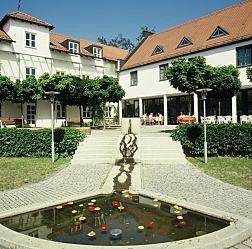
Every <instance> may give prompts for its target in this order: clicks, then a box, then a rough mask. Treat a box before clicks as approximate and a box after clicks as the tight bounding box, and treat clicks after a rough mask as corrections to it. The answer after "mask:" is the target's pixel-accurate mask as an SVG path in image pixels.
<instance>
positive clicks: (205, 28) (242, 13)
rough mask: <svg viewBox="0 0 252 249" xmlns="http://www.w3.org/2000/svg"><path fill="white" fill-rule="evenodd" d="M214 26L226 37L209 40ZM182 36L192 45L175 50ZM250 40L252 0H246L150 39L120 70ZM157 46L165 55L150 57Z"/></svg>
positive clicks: (152, 36) (251, 36)
mask: <svg viewBox="0 0 252 249" xmlns="http://www.w3.org/2000/svg"><path fill="white" fill-rule="evenodd" d="M217 26H220V27H221V28H222V29H223V30H225V31H226V32H227V33H228V35H225V36H221V37H218V38H214V39H209V38H210V36H211V35H212V33H213V32H214V30H215V29H216V28H217ZM183 37H187V38H188V39H189V40H190V41H191V42H192V43H193V44H192V45H189V46H185V47H182V48H178V45H179V43H180V42H181V40H182V39H183ZM251 38H252V0H247V1H245V2H242V3H240V4H237V5H234V6H232V7H229V8H226V9H223V10H220V11H217V12H215V13H213V14H210V15H208V16H205V17H202V18H198V19H195V20H192V21H190V22H187V23H185V24H182V25H179V26H176V27H174V28H171V29H168V30H166V31H164V32H161V33H158V34H154V35H151V36H149V37H148V38H146V40H144V41H143V43H142V44H141V45H140V46H139V47H138V49H136V50H134V52H133V53H132V54H130V55H129V56H128V58H127V60H126V62H125V64H124V65H123V67H122V70H126V69H130V68H134V67H138V66H141V65H146V64H151V63H155V62H158V61H162V60H166V59H170V58H175V57H178V56H182V55H186V54H190V53H195V52H198V51H202V50H206V49H210V48H214V47H218V46H223V45H227V44H230V43H233V42H237V41H241V40H246V39H251ZM157 45H159V46H161V47H162V48H164V52H163V53H160V54H156V55H152V53H153V51H154V49H155V47H156V46H157Z"/></svg>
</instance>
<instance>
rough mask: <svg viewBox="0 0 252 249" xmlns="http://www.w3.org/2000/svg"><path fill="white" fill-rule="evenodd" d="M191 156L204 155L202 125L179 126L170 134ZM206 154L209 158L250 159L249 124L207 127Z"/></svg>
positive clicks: (251, 147)
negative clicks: (236, 157) (239, 157)
mask: <svg viewBox="0 0 252 249" xmlns="http://www.w3.org/2000/svg"><path fill="white" fill-rule="evenodd" d="M171 136H172V138H173V139H174V140H178V141H180V142H181V144H182V147H183V149H184V150H185V151H186V153H187V154H190V155H192V156H202V155H204V147H203V146H204V127H203V125H202V124H187V125H180V126H179V127H178V128H177V129H176V130H174V131H173V132H172V134H171ZM207 143H208V154H209V155H210V156H226V155H228V156H243V157H252V125H251V124H220V125H217V124H211V125H210V124H209V125H207Z"/></svg>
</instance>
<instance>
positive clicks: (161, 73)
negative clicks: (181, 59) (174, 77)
mask: <svg viewBox="0 0 252 249" xmlns="http://www.w3.org/2000/svg"><path fill="white" fill-rule="evenodd" d="M167 69H168V64H163V65H160V66H159V80H160V81H163V80H167V76H166V71H167Z"/></svg>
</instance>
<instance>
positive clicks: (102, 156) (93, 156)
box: [74, 151, 117, 159]
mask: <svg viewBox="0 0 252 249" xmlns="http://www.w3.org/2000/svg"><path fill="white" fill-rule="evenodd" d="M78 153H79V154H75V155H74V158H80V159H82V158H83V159H85V158H94V159H95V158H111V157H115V156H116V155H117V153H115V152H114V153H111V152H108V153H104V152H103V153H100V154H99V153H95V151H94V152H93V153H88V154H86V153H83V154H82V152H78Z"/></svg>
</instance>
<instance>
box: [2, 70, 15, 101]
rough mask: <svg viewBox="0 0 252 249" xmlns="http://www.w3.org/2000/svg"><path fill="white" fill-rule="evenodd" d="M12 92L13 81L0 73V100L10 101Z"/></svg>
mask: <svg viewBox="0 0 252 249" xmlns="http://www.w3.org/2000/svg"><path fill="white" fill-rule="evenodd" d="M13 92H14V83H13V82H12V81H11V80H10V79H9V78H8V77H6V76H1V75H0V102H1V101H4V100H6V101H11V100H12V95H13Z"/></svg>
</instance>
